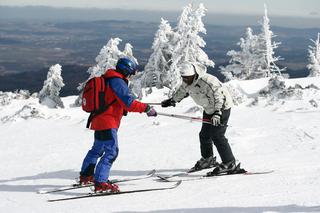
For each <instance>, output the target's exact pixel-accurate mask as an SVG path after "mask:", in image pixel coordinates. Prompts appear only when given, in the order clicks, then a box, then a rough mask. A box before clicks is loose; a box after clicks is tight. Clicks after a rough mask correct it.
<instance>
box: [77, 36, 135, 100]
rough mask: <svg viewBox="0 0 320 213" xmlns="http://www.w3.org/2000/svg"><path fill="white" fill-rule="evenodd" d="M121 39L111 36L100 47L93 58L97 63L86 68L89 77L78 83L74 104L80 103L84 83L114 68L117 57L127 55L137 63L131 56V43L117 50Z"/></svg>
mask: <svg viewBox="0 0 320 213" xmlns="http://www.w3.org/2000/svg"><path fill="white" fill-rule="evenodd" d="M121 41H122V40H121V39H120V38H111V39H110V40H109V41H108V43H107V44H106V45H105V46H103V47H102V49H101V50H100V52H99V55H98V56H97V57H96V59H95V61H96V63H97V64H96V65H94V66H92V67H90V68H89V69H88V70H87V72H88V73H89V74H90V76H89V78H88V79H87V80H86V81H85V82H83V83H80V85H79V86H78V88H77V89H78V90H79V92H80V94H79V96H78V98H77V99H76V101H75V105H76V106H80V105H81V99H82V91H83V89H84V86H85V83H86V82H87V81H88V80H89V79H91V78H93V77H98V76H101V75H103V74H104V73H105V72H106V70H108V69H111V68H115V67H116V64H117V61H118V60H119V58H121V57H128V58H130V59H131V60H133V61H135V62H136V63H138V61H137V59H136V58H135V57H134V56H133V52H132V45H131V44H129V43H126V45H125V48H124V51H121V50H119V48H118V45H119V43H120V42H121Z"/></svg>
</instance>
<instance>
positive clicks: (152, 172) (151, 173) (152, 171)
mask: <svg viewBox="0 0 320 213" xmlns="http://www.w3.org/2000/svg"><path fill="white" fill-rule="evenodd" d="M154 174H156V170H155V169H153V170H151V171H150V172H149V173H148V174H147V175H148V176H153V175H154Z"/></svg>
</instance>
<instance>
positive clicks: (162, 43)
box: [141, 19, 176, 88]
mask: <svg viewBox="0 0 320 213" xmlns="http://www.w3.org/2000/svg"><path fill="white" fill-rule="evenodd" d="M175 38H176V35H175V33H174V32H173V30H172V28H171V26H170V24H169V23H168V21H167V20H164V19H161V23H160V25H159V29H158V31H157V32H156V34H155V38H154V41H153V44H152V49H153V53H152V54H151V56H150V58H149V60H148V63H147V64H146V66H145V67H144V72H143V76H142V79H141V80H142V86H143V87H144V88H146V87H153V86H155V87H157V88H162V87H170V81H171V79H170V78H169V77H170V75H169V72H170V64H171V61H170V60H171V58H172V52H173V45H172V44H173V43H175V42H176V39H175Z"/></svg>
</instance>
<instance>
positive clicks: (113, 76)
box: [90, 69, 147, 130]
mask: <svg viewBox="0 0 320 213" xmlns="http://www.w3.org/2000/svg"><path fill="white" fill-rule="evenodd" d="M104 77H105V78H107V79H108V86H107V89H106V90H107V92H106V96H105V100H106V103H111V102H112V101H113V100H116V101H115V102H114V103H113V104H111V105H110V107H109V108H108V110H107V111H105V112H103V113H102V114H99V115H97V116H95V117H94V118H93V119H92V122H91V127H90V128H91V129H93V130H106V129H113V128H116V129H117V128H119V126H120V121H121V118H122V116H123V113H124V111H128V112H140V113H142V112H144V111H145V110H146V108H147V104H145V103H141V102H139V101H136V100H134V98H133V97H132V95H130V93H129V88H128V80H127V79H126V77H125V76H124V75H122V74H121V73H118V72H117V71H115V70H113V69H109V70H107V71H106V73H105V74H104Z"/></svg>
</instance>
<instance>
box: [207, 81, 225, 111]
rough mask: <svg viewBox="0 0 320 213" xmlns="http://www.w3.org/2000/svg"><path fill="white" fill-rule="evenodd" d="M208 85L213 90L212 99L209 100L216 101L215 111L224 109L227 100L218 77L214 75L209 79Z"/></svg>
mask: <svg viewBox="0 0 320 213" xmlns="http://www.w3.org/2000/svg"><path fill="white" fill-rule="evenodd" d="M208 85H209V90H211V91H212V96H211V97H212V100H209V102H213V103H214V108H215V109H214V111H222V110H223V105H224V102H225V95H224V92H223V85H222V83H221V82H220V81H219V80H218V79H216V78H213V77H212V78H211V79H210V80H208ZM208 92H209V91H208ZM209 97H210V96H209ZM209 99H210V98H209Z"/></svg>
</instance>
